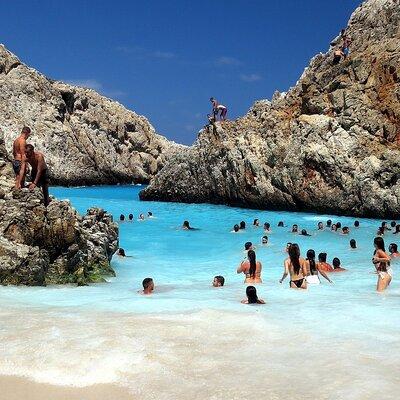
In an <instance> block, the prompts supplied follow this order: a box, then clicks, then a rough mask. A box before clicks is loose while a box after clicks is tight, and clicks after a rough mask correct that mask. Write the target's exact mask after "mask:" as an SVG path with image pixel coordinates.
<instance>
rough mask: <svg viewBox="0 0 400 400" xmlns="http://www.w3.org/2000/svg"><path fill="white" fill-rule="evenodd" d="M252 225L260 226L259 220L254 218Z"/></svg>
mask: <svg viewBox="0 0 400 400" xmlns="http://www.w3.org/2000/svg"><path fill="white" fill-rule="evenodd" d="M253 225H254V226H260V220H259V219H258V218H256V219H255V220H254V221H253Z"/></svg>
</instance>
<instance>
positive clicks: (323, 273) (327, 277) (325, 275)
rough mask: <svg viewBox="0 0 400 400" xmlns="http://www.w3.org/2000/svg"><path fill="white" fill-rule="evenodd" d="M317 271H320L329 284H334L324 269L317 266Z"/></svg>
mask: <svg viewBox="0 0 400 400" xmlns="http://www.w3.org/2000/svg"><path fill="white" fill-rule="evenodd" d="M317 269H318V272H319V273H320V274H321V275H322V276H323V277H324V278H325V279H326V280H327V281H328V282H329V283H333V282H332V281H331V279H330V278H329V276H328V275H327V274H326V272H325V271H323V270H322V269H319V268H318V266H317Z"/></svg>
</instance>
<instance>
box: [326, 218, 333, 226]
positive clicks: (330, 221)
mask: <svg viewBox="0 0 400 400" xmlns="http://www.w3.org/2000/svg"><path fill="white" fill-rule="evenodd" d="M331 225H332V220H331V219H328V221H326V226H327V227H330V226H331Z"/></svg>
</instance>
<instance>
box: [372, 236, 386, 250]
mask: <svg viewBox="0 0 400 400" xmlns="http://www.w3.org/2000/svg"><path fill="white" fill-rule="evenodd" d="M374 246H375V249H376V250H383V251H385V241H384V240H383V238H381V237H380V236H378V237H376V238H375V239H374Z"/></svg>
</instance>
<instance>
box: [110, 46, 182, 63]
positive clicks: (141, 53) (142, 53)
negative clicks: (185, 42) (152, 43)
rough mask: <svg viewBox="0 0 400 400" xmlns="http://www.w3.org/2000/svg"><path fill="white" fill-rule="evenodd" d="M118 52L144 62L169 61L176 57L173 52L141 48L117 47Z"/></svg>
mask: <svg viewBox="0 0 400 400" xmlns="http://www.w3.org/2000/svg"><path fill="white" fill-rule="evenodd" d="M116 50H117V51H119V52H121V53H125V54H133V55H135V57H136V58H137V59H140V60H144V59H152V58H158V59H161V60H169V59H171V58H174V57H175V56H176V55H175V54H174V53H172V52H171V51H161V50H155V51H152V50H147V49H145V48H143V47H140V46H132V47H131V46H117V47H116Z"/></svg>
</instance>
